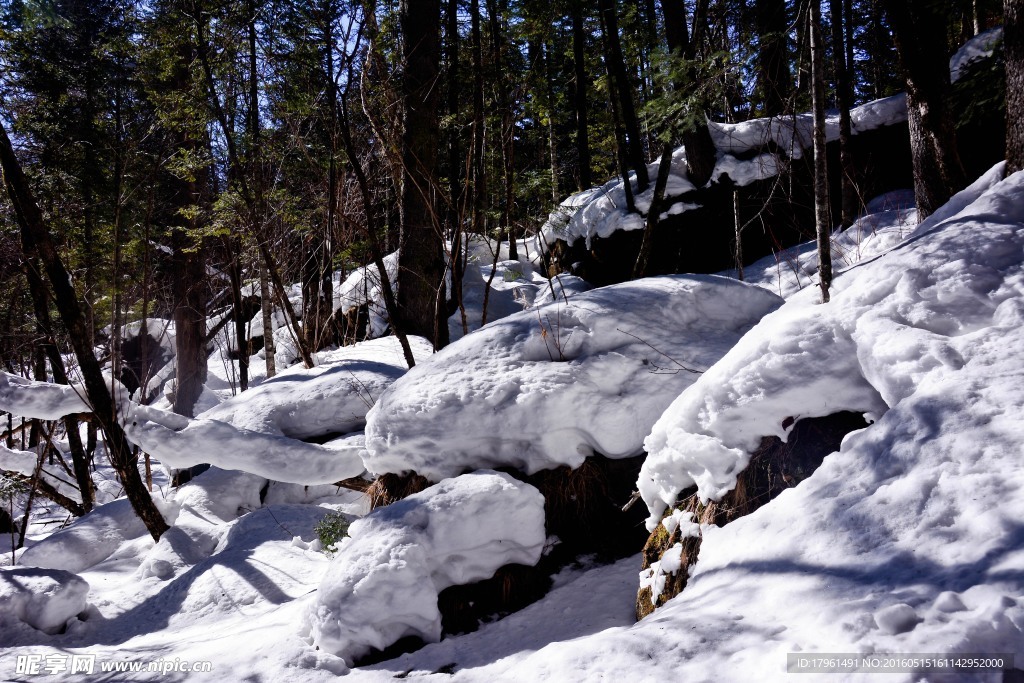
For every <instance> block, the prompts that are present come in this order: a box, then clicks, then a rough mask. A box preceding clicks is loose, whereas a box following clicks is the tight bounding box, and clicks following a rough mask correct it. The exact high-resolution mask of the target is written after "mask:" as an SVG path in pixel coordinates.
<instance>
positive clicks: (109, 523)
mask: <svg viewBox="0 0 1024 683" xmlns="http://www.w3.org/2000/svg"><path fill="white" fill-rule="evenodd" d="M145 535H148V534H147V532H146V526H145V525H144V524H143V523H142V520H141V519H139V518H138V516H136V514H135V512H134V511H133V510H132V507H131V504H130V503H129V502H128V499H127V498H119V499H118V500H114V501H111V502H109V503H106V504H104V505H98V506H96V508H94V509H93V510H92V512H90V513H88V514H87V515H85V516H84V517H81V518H80V519H78V520H77V521H76V522H75V523H74V524H72V525H71V526H69V527H67V528H66V529H61V530H60V531H57V532H55V533H54V534H52V535H51V536H48V537H46V538H45V539H43V540H42V541H40V542H39V543H36V544H35V545H32V546H31V547H29V548H28V549H27V550H25V552H24V553H23V554H22V555H21V557H20V559H19V560H18V562H19V564H22V565H24V566H26V567H42V568H44V569H61V570H67V571H69V572H75V573H79V572H81V571H83V570H85V569H88V568H89V567H92V566H95V565H97V564H99V563H100V562H102V561H103V560H105V559H107V558H108V557H110V556H111V555H112V554H113V553H114V552H116V551H117V549H118V548H120V547H121V545H122V544H123V543H124V542H125V541H127V540H131V539H135V538H139V537H142V536H145Z"/></svg>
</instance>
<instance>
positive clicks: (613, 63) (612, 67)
mask: <svg viewBox="0 0 1024 683" xmlns="http://www.w3.org/2000/svg"><path fill="white" fill-rule="evenodd" d="M598 10H599V12H600V14H601V29H602V35H603V36H604V60H605V68H606V69H607V70H608V85H609V93H608V96H609V98H610V99H611V104H612V111H613V113H615V112H617V115H618V116H619V117H621V121H622V126H623V127H624V136H623V135H619V138H620V144H619V146H620V148H621V150H620V152H619V155H620V157H624V158H623V159H621V161H620V164H624V165H625V166H628V167H629V168H632V169H633V171H634V172H635V173H636V184H637V192H643V191H644V190H646V189H647V186H648V185H650V182H651V181H650V178H649V177H648V175H647V159H646V154H644V146H643V138H641V136H640V121H639V119H638V118H637V115H636V106H635V105H634V103H633V94H632V91H633V88H632V86H631V84H630V80H629V75H628V72H627V71H626V62H625V59H624V58H623V56H622V42H621V41H620V40H619V20H618V3H617V0H600V2H599V3H598ZM616 127H618V126H616ZM623 182H625V183H626V184H627V185H628V184H629V179H628V176H627V175H626V174H625V173H623ZM627 197H629V194H627ZM631 208H632V207H631Z"/></svg>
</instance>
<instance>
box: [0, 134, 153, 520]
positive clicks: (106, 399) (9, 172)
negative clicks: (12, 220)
mask: <svg viewBox="0 0 1024 683" xmlns="http://www.w3.org/2000/svg"><path fill="white" fill-rule="evenodd" d="M0 168H2V169H3V175H4V184H5V185H6V187H7V193H8V195H9V196H10V199H11V204H12V205H13V206H14V212H15V216H16V218H17V222H18V226H19V228H20V230H21V239H22V245H23V247H24V249H25V253H26V254H32V253H34V254H37V255H38V256H39V260H40V261H41V262H42V264H43V268H44V269H45V271H46V274H47V277H48V279H49V281H50V286H51V287H52V288H53V293H54V298H55V301H56V304H57V311H58V312H59V313H60V316H61V320H62V321H63V322H64V327H65V328H66V329H67V331H68V338H69V340H70V341H71V346H72V348H73V349H74V352H75V356H76V358H77V359H78V366H79V370H80V371H81V373H82V378H83V380H84V382H85V390H86V394H87V396H88V399H89V403H90V404H91V405H92V408H93V411H94V414H95V416H96V419H97V420H98V421H99V423H100V425H101V426H102V427H103V430H104V431H105V432H106V434H107V448H108V454H109V456H110V462H111V464H112V465H113V467H114V470H115V471H116V472H117V474H118V477H119V478H120V479H121V483H122V485H123V486H124V490H125V494H126V495H127V496H128V500H129V502H130V503H131V506H132V509H133V510H135V513H136V514H137V515H138V516H139V518H140V519H142V521H143V523H144V524H145V525H146V529H148V530H149V533H150V535H151V536H152V537H153V538H154V539H155V540H159V538H160V536H161V535H162V534H163V533H164V532H165V531H167V529H168V528H169V527H168V526H167V522H166V521H164V518H163V516H162V515H161V514H160V511H159V510H158V509H157V507H156V505H154V504H153V499H152V498H150V496H149V492H148V491H146V486H145V484H143V483H142V477H141V476H139V470H138V466H137V460H136V458H135V457H134V456H133V454H132V448H131V445H130V444H129V443H128V440H127V438H126V437H125V434H124V431H123V430H122V429H121V425H120V423H119V422H118V421H117V416H116V411H115V406H114V402H113V400H112V399H111V396H110V391H109V390H108V388H107V383H106V380H105V379H104V378H103V372H102V370H101V369H100V364H99V362H98V361H97V360H96V356H95V354H94V353H93V349H92V344H91V343H90V341H89V330H88V328H87V326H86V322H85V316H84V315H83V314H82V307H81V304H80V303H79V301H78V296H77V294H76V293H75V289H74V286H73V285H72V284H71V278H70V276H69V274H68V271H67V269H66V268H65V267H64V263H63V261H61V258H60V255H59V254H58V253H57V248H56V245H55V244H54V243H53V239H52V237H51V236H50V233H49V231H48V230H47V229H46V226H45V225H44V223H43V216H42V213H41V212H40V210H39V206H38V204H36V200H35V197H34V196H33V195H32V191H31V189H30V188H29V185H28V180H27V179H26V178H25V175H24V173H23V172H22V170H21V165H20V164H19V163H18V159H17V157H16V156H15V154H14V149H13V147H12V146H11V141H10V138H8V137H7V131H6V129H5V128H4V127H3V125H2V124H0Z"/></svg>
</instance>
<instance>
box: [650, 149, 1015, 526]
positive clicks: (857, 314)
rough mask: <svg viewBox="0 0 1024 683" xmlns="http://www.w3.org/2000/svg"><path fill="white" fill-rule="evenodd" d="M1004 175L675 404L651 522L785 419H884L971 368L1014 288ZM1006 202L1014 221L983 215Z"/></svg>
mask: <svg viewBox="0 0 1024 683" xmlns="http://www.w3.org/2000/svg"><path fill="white" fill-rule="evenodd" d="M1001 174H1002V167H1001V166H997V167H996V168H994V169H992V170H991V171H990V172H989V173H987V174H986V175H985V176H983V177H982V178H980V179H979V180H977V181H976V182H975V183H974V184H973V185H972V186H971V187H969V188H967V189H966V190H964V191H963V192H961V193H959V194H958V195H957V196H955V197H954V198H953V199H952V200H951V201H950V202H949V204H948V205H947V206H945V207H943V209H942V210H941V211H939V212H936V213H935V214H934V215H932V216H931V217H929V219H928V220H926V221H925V222H923V223H921V225H920V226H919V227H918V229H917V230H916V231H915V232H914V233H913V234H912V235H911V236H910V237H909V238H908V239H907V240H906V241H905V242H903V243H902V244H901V245H900V246H898V247H896V248H894V249H892V250H891V251H889V252H887V253H886V254H884V255H882V256H879V257H877V258H875V259H873V260H871V261H869V262H864V263H862V264H861V265H859V266H856V267H854V268H852V269H850V270H849V271H847V272H846V273H845V274H844V275H842V276H840V277H837V278H836V280H835V282H834V291H833V293H832V303H830V304H828V305H824V306H819V305H816V302H817V297H818V293H817V292H816V291H814V288H808V289H805V290H803V291H801V292H800V293H798V294H796V295H794V296H793V297H791V298H790V299H789V300H788V301H787V303H786V305H785V306H783V307H782V308H781V309H779V310H778V311H776V312H775V313H774V314H772V315H769V316H766V317H765V319H764V320H763V321H762V322H761V324H760V325H758V326H757V327H755V328H754V329H753V330H752V331H751V332H750V334H748V335H746V336H745V337H744V338H743V339H742V340H740V342H739V343H738V344H736V346H734V347H733V348H732V349H731V350H730V352H729V353H728V354H726V357H725V358H723V359H722V361H721V362H719V363H718V364H717V365H715V367H713V368H712V369H711V370H710V371H708V372H706V373H705V374H704V375H702V376H701V377H700V378H699V379H698V380H697V382H695V383H694V385H693V386H692V387H690V388H689V389H688V390H687V391H685V392H683V393H682V394H681V395H680V396H679V398H678V399H676V400H675V401H674V402H673V403H672V405H671V406H670V407H669V408H668V410H666V411H665V413H664V414H663V415H662V416H661V418H660V419H659V420H658V422H657V424H655V425H654V428H653V430H652V431H651V434H650V435H649V436H648V437H647V439H646V440H645V442H644V446H645V449H646V450H647V452H648V453H649V456H648V458H647V460H646V462H645V463H644V466H643V469H642V470H641V473H640V480H639V482H638V484H639V487H640V492H641V494H642V495H643V498H644V501H645V502H646V503H647V505H648V507H649V508H650V509H651V517H650V518H649V520H648V528H651V529H653V528H654V525H655V524H657V523H658V520H659V519H660V518H661V515H662V513H663V512H664V510H665V509H666V507H667V506H668V505H671V504H672V503H673V502H674V501H675V500H676V497H677V496H678V495H679V493H680V492H681V491H683V490H684V489H686V488H687V487H689V486H692V485H696V486H697V487H698V491H699V494H700V497H701V499H702V500H708V499H714V500H717V499H719V498H721V496H722V495H724V494H725V493H726V492H728V491H729V490H730V489H731V488H732V487H733V485H734V484H735V479H736V475H737V474H738V473H739V472H740V471H741V470H742V469H743V467H745V466H746V463H747V461H748V458H749V454H750V452H751V451H752V450H753V449H754V448H755V447H756V446H757V444H758V443H759V442H760V439H761V437H763V436H778V437H780V438H782V439H785V437H786V434H787V432H788V428H789V427H790V426H791V425H792V423H793V419H788V418H802V417H820V416H825V415H829V414H831V413H835V412H839V411H843V410H851V411H857V412H862V413H866V414H868V415H869V416H873V417H878V416H881V415H882V414H884V413H885V412H886V411H887V410H888V409H890V408H892V407H893V406H895V405H896V404H897V403H899V402H900V401H901V400H903V399H905V398H907V397H908V396H910V395H912V394H913V393H914V392H915V391H916V388H917V386H918V385H919V384H920V383H921V382H922V381H923V380H924V379H925V378H926V377H927V376H928V375H929V374H932V373H938V372H940V371H942V370H943V369H951V370H955V369H959V368H960V367H962V366H963V364H964V363H965V357H964V355H963V354H964V353H966V352H967V350H966V349H961V348H958V347H960V346H962V343H961V342H959V341H957V337H959V336H961V334H963V332H962V331H964V330H971V329H976V328H977V326H983V327H989V326H993V321H994V317H993V316H995V314H996V312H997V311H999V310H1001V309H1000V303H1001V301H1002V299H1003V298H1007V300H1008V301H1011V302H1012V301H1013V292H1014V291H1015V290H1014V284H1013V279H1012V277H1011V278H1009V280H1008V281H1007V277H1006V276H1003V275H1002V274H1000V273H999V268H1000V267H1001V266H1000V264H1001V263H1007V264H1008V266H1009V265H1011V264H1012V263H1013V259H1014V258H1016V259H1017V261H1018V264H1017V265H1018V267H1019V265H1020V264H1019V261H1020V256H1021V255H1020V253H1019V248H1018V249H1017V250H1016V252H1015V246H1016V243H1015V240H1016V239H1017V237H1016V234H1015V231H1014V229H1013V227H1012V226H1013V223H1012V221H1013V220H1014V218H1015V216H1016V213H1014V212H1013V211H1007V210H1006V207H1005V206H1003V204H1005V203H1006V202H1008V201H1009V199H1008V197H1011V196H1012V189H1011V188H1012V187H1013V185H1014V184H1015V181H1013V180H1010V181H1007V182H1005V183H1002V184H1001V185H999V186H998V187H999V188H1001V189H1000V190H998V191H997V190H996V189H995V186H994V183H995V182H996V180H997V179H998V178H999V177H1000V176H1001ZM993 204H995V206H992V205H993ZM958 207H959V208H960V209H961V210H960V212H959V213H953V212H954V211H955V210H956V209H957V208H958ZM997 207H998V208H999V209H1001V210H1002V212H1001V213H1000V214H999V216H1005V218H1002V217H1000V218H993V219H992V220H990V221H985V220H984V219H982V220H977V219H974V218H973V216H974V215H977V214H979V213H981V214H982V215H984V211H989V210H992V209H994V208H997ZM951 213H953V215H952V216H951V215H950V214H951ZM1020 218H1021V219H1024V213H1021V215H1020ZM1007 225H1009V226H1011V227H1007ZM986 233H991V238H992V239H994V240H995V242H994V243H991V242H990V241H989V239H988V237H987V236H986ZM1000 288H1006V291H1005V292H1000V293H998V294H997V293H996V292H997V291H998V290H999V289H1000ZM994 297H995V299H994ZM1005 308H1006V307H1005V306H1004V307H1003V309H1005ZM1003 315H1009V313H1005V314H1003Z"/></svg>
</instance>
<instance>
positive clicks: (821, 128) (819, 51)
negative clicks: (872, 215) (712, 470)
mask: <svg viewBox="0 0 1024 683" xmlns="http://www.w3.org/2000/svg"><path fill="white" fill-rule="evenodd" d="M808 29H809V34H810V39H811V72H812V75H811V78H812V83H811V98H812V100H813V103H814V223H815V228H816V230H815V232H816V234H817V239H818V285H819V286H820V287H821V301H822V303H828V300H829V291H828V290H829V287H830V286H831V285H832V243H831V240H830V235H831V232H832V216H831V214H830V212H829V196H828V166H827V163H826V152H825V44H824V39H823V38H822V35H821V33H822V28H821V0H810V8H809V14H808Z"/></svg>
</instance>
